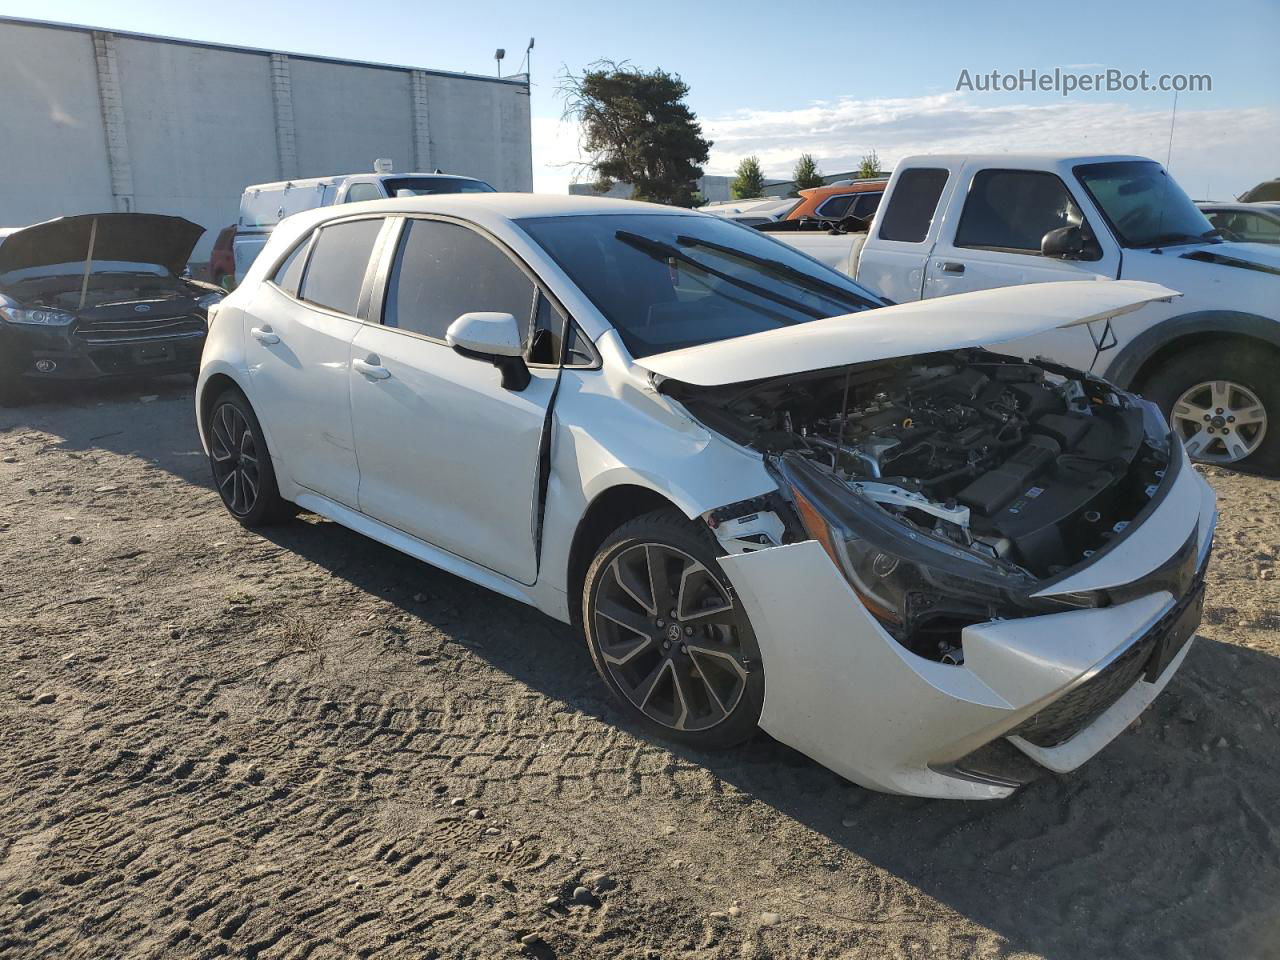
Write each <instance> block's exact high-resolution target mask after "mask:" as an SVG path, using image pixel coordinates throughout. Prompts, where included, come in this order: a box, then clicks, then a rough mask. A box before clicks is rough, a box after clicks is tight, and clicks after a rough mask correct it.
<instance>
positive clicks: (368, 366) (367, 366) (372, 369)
mask: <svg viewBox="0 0 1280 960" xmlns="http://www.w3.org/2000/svg"><path fill="white" fill-rule="evenodd" d="M351 369H352V370H354V371H355V372H356V373H358V374H360V375H361V376H364V377H368V378H369V379H370V380H387V379H390V377H391V371H390V370H388V369H387V368H386V367H384V366H382V361H381V360H379V359H378V358H377V356H375V355H374V354H369V358H368V359H367V360H361V359H360V358H359V357H357V358H356V359H355V360H352V361H351Z"/></svg>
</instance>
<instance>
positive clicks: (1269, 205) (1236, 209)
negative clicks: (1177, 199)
mask: <svg viewBox="0 0 1280 960" xmlns="http://www.w3.org/2000/svg"><path fill="white" fill-rule="evenodd" d="M1196 206H1197V207H1199V208H1200V209H1201V210H1208V211H1210V212H1219V211H1221V212H1225V211H1231V212H1232V213H1265V214H1267V215H1269V216H1276V215H1277V214H1280V200H1254V201H1252V202H1250V201H1248V200H1238V201H1236V202H1235V203H1232V202H1230V201H1224V202H1222V203H1215V202H1213V201H1203V200H1202V201H1200V202H1199V203H1197V204H1196Z"/></svg>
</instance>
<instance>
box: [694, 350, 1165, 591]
mask: <svg viewBox="0 0 1280 960" xmlns="http://www.w3.org/2000/svg"><path fill="white" fill-rule="evenodd" d="M721 389H722V390H726V391H728V390H731V389H734V388H721ZM686 403H687V405H688V406H689V408H690V409H691V411H693V412H694V413H695V414H696V415H698V416H700V417H701V418H702V419H703V420H704V422H707V423H708V424H709V425H710V426H712V427H715V428H717V429H721V430H723V431H724V432H726V433H727V434H729V435H730V436H731V437H733V438H734V439H737V440H739V442H744V443H747V444H749V445H750V446H753V447H755V448H756V449H758V450H760V451H762V452H765V453H767V454H768V453H773V454H779V453H783V452H785V451H796V452H797V453H799V454H800V455H801V456H803V457H805V458H806V459H808V460H810V461H811V462H812V463H814V464H815V465H818V466H820V467H821V468H822V469H823V470H824V471H825V472H827V473H828V474H829V475H830V477H831V478H832V479H833V480H835V481H836V482H838V483H840V484H841V485H843V486H844V487H845V488H847V489H848V491H849V492H851V493H854V494H857V495H860V496H862V497H865V498H867V499H868V500H871V501H873V502H874V503H876V504H877V505H878V506H879V507H881V508H882V509H883V510H885V511H887V512H889V513H891V514H893V515H894V516H896V517H897V518H899V519H900V520H901V521H902V522H903V523H905V524H908V525H910V526H912V527H913V528H915V529H918V530H922V531H926V532H928V533H930V534H931V535H934V536H937V537H942V538H945V539H946V540H947V541H949V542H951V543H955V544H959V545H962V546H964V547H966V548H968V549H971V550H974V551H977V552H980V553H982V554H984V555H985V556H989V557H994V558H999V559H1002V560H1007V561H1009V562H1012V563H1014V564H1017V565H1018V566H1020V567H1022V568H1023V569H1025V570H1026V571H1028V572H1030V573H1031V574H1033V575H1034V576H1036V577H1040V578H1043V577H1049V576H1053V575H1055V574H1057V573H1059V572H1061V571H1063V570H1065V569H1067V568H1069V567H1071V566H1074V565H1075V564H1077V563H1079V562H1081V561H1083V560H1085V559H1087V558H1088V557H1089V556H1091V555H1092V554H1093V552H1094V551H1096V550H1098V549H1099V548H1101V547H1102V546H1104V545H1105V544H1106V543H1107V541H1108V540H1109V539H1111V538H1112V537H1115V536H1116V535H1117V534H1119V533H1120V532H1121V531H1123V530H1124V528H1125V526H1127V525H1128V523H1129V522H1130V521H1132V520H1133V519H1134V517H1135V516H1136V515H1137V514H1138V512H1139V511H1140V510H1141V509H1142V507H1143V506H1144V505H1145V504H1146V503H1147V502H1148V501H1149V500H1150V499H1151V497H1152V496H1154V494H1155V492H1156V490H1157V489H1158V488H1159V485H1160V481H1161V478H1162V477H1163V476H1164V471H1165V467H1166V465H1167V461H1168V452H1167V448H1166V447H1162V446H1161V445H1160V444H1158V443H1153V442H1152V441H1151V440H1149V439H1148V436H1147V416H1148V412H1147V411H1145V410H1144V405H1143V404H1141V403H1140V402H1139V401H1137V400H1136V399H1135V398H1132V397H1130V396H1129V395H1127V394H1123V393H1120V392H1118V391H1115V390H1114V388H1111V387H1110V386H1109V385H1107V384H1106V383H1104V382H1103V381H1101V380H1098V379H1096V378H1093V377H1088V376H1087V375H1083V374H1077V373H1075V371H1071V370H1069V369H1068V368H1064V367H1058V366H1056V365H1054V364H1051V363H1048V362H1044V361H1037V362H1025V361H1022V360H1018V359H1015V358H1011V357H1003V356H1000V355H997V354H992V353H988V352H986V351H981V350H967V351H958V352H954V353H947V354H934V355H928V356H925V357H914V358H907V359H904V360H898V361H889V362H879V363H872V364H864V365H859V366H855V367H850V368H849V369H848V370H847V371H837V372H832V371H825V372H823V373H818V374H806V375H801V376H797V377H789V378H784V379H781V380H774V381H765V382H759V383H755V384H748V385H739V386H738V387H737V388H736V392H732V393H720V394H717V395H716V396H715V397H714V398H713V397H711V396H708V395H699V396H698V397H689V398H686ZM735 434H736V436H735Z"/></svg>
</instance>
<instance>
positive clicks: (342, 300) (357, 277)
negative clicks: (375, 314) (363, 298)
mask: <svg viewBox="0 0 1280 960" xmlns="http://www.w3.org/2000/svg"><path fill="white" fill-rule="evenodd" d="M381 229H382V220H381V219H373V220H348V221H346V222H345V223H335V224H333V225H332V226H328V227H324V228H323V229H322V230H321V231H320V232H319V234H317V235H316V238H315V240H313V241H312V244H311V257H310V259H309V260H308V262H307V272H306V275H305V277H304V278H303V280H302V290H301V292H300V293H299V296H300V297H301V298H302V299H303V300H306V301H307V302H308V303H314V304H315V305H316V306H318V307H327V308H328V309H330V310H336V311H337V312H338V313H345V314H346V315H347V316H349V317H354V316H355V315H356V305H357V304H358V303H359V301H360V288H361V287H362V286H363V285H364V273H365V268H366V267H368V265H369V254H370V253H372V252H373V242H374V241H375V240H376V239H377V238H378V231H379V230H381Z"/></svg>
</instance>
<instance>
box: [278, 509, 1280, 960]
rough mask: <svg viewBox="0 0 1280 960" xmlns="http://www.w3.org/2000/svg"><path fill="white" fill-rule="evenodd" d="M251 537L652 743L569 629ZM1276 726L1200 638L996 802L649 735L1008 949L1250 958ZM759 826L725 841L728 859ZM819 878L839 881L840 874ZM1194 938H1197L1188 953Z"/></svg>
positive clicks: (1266, 890)
mask: <svg viewBox="0 0 1280 960" xmlns="http://www.w3.org/2000/svg"><path fill="white" fill-rule="evenodd" d="M265 534H266V536H267V537H268V538H269V539H270V540H272V541H273V542H275V543H276V544H277V545H279V546H281V547H283V548H286V549H288V550H291V551H294V552H296V553H298V554H299V555H301V556H303V557H305V558H306V559H308V560H310V561H311V562H313V563H315V564H317V565H319V566H320V567H322V568H324V569H326V570H328V571H329V572H330V573H332V574H333V575H334V576H338V577H341V578H342V579H344V580H346V581H347V582H348V583H350V584H351V585H352V586H354V587H356V588H358V589H359V590H361V591H364V592H366V593H368V594H371V595H374V596H377V597H379V598H380V599H382V600H384V601H386V602H388V603H390V604H392V605H394V606H396V607H398V608H399V609H400V610H402V611H403V612H405V613H408V614H411V615H413V616H415V617H418V618H420V619H421V620H423V621H424V622H427V623H429V624H431V625H432V626H435V627H437V628H439V629H440V630H442V631H445V632H446V633H447V634H449V635H450V636H452V637H453V638H454V639H455V640H457V641H458V642H460V643H463V644H465V645H467V646H468V647H469V648H470V649H471V650H472V652H473V653H474V654H475V655H476V656H478V657H480V658H482V659H484V660H485V661H487V662H488V663H490V664H491V665H492V666H494V667H495V668H496V669H498V670H501V671H503V672H504V673H506V674H508V675H509V676H511V677H513V678H515V679H517V680H519V681H521V682H523V683H525V684H526V685H528V686H529V687H531V688H533V689H535V690H538V691H540V692H541V693H543V694H545V695H546V696H549V697H553V698H555V699H556V700H558V701H560V702H562V703H564V704H566V705H568V706H569V707H570V708H571V709H574V710H577V711H579V712H581V713H584V714H588V715H591V716H593V717H597V718H599V719H601V720H602V721H604V722H606V723H610V724H614V725H616V726H618V727H620V728H622V729H625V730H627V731H628V732H629V733H631V734H633V735H635V736H636V737H639V738H642V739H646V740H648V739H652V738H651V737H650V735H649V734H648V733H647V732H646V731H645V730H644V729H642V728H640V727H639V726H638V725H637V724H635V723H633V722H632V721H631V720H630V719H629V718H628V717H627V716H626V715H625V714H623V713H622V712H621V711H620V710H619V709H618V708H617V707H616V706H615V705H614V703H613V702H612V701H611V700H610V699H609V698H608V695H607V693H606V692H605V689H604V687H603V684H601V683H600V681H599V679H598V678H597V677H596V675H595V672H594V669H593V667H592V665H591V662H590V658H589V656H588V654H587V652H586V649H585V647H584V645H583V643H582V641H581V639H580V637H578V636H577V635H576V634H575V632H574V631H573V630H572V629H571V628H569V627H568V626H565V625H563V624H561V623H559V622H557V621H554V620H552V619H550V618H549V617H546V616H543V615H542V614H539V613H537V612H536V611H534V610H532V609H530V608H528V607H525V606H523V605H521V604H519V603H517V602H515V601H511V600H507V599H505V598H501V597H498V596H497V595H495V594H493V593H491V592H489V591H488V590H485V589H484V588H482V587H478V586H476V585H474V584H471V583H469V582H466V581H464V580H461V579H460V578H457V577H454V576H452V575H450V574H448V573H445V572H443V571H439V570H436V569H435V568H432V567H429V566H427V565H425V564H420V563H417V562H416V561H411V560H408V559H407V558H405V557H404V556H402V555H401V554H399V553H397V552H395V551H393V550H391V549H389V548H386V547H383V546H381V545H380V544H377V543H374V542H373V541H370V540H368V539H366V538H364V537H362V536H359V535H357V534H355V533H352V532H350V531H348V530H346V529H345V528H342V527H340V526H338V525H337V524H334V523H329V522H327V521H316V522H298V523H294V524H289V525H286V526H284V527H279V528H273V529H271V530H268V531H265ZM1278 725H1280V660H1277V659H1276V658H1274V657H1270V656H1268V655H1266V654H1263V653H1260V652H1257V651H1252V650H1249V649H1244V648H1240V647H1236V646H1232V645H1228V644H1222V643H1218V642H1215V641H1212V640H1206V639H1204V638H1201V639H1200V640H1198V641H1197V642H1196V645H1195V646H1194V647H1193V649H1192V650H1191V652H1190V654H1189V655H1188V658H1187V661H1186V664H1185V665H1184V668H1183V670H1182V671H1181V672H1180V673H1179V675H1178V676H1177V677H1175V679H1174V680H1173V682H1172V683H1171V684H1170V686H1169V688H1168V689H1167V690H1166V692H1165V694H1164V695H1163V696H1162V697H1161V698H1159V699H1158V700H1157V701H1156V703H1155V704H1154V705H1153V707H1152V708H1151V709H1150V710H1148V711H1147V713H1146V714H1145V715H1144V717H1143V719H1142V721H1141V723H1140V724H1139V725H1138V726H1137V728H1136V729H1131V730H1130V731H1127V732H1126V733H1125V734H1123V735H1122V736H1121V737H1120V738H1119V739H1118V740H1117V741H1116V742H1115V743H1113V744H1112V745H1111V746H1110V747H1109V748H1108V749H1107V750H1105V751H1104V752H1103V753H1102V754H1100V755H1099V756H1098V757H1096V758H1094V760H1092V761H1091V762H1090V763H1088V764H1086V765H1085V766H1084V767H1083V768H1082V769H1080V770H1078V771H1076V772H1075V773H1074V774H1072V775H1070V776H1065V777H1057V776H1053V775H1047V776H1046V777H1045V778H1044V779H1042V780H1039V781H1037V782H1035V783H1033V784H1031V785H1029V786H1028V787H1026V788H1024V789H1023V790H1022V791H1021V792H1020V793H1018V794H1017V795H1015V796H1014V797H1013V798H1012V799H1010V800H1006V801H1003V802H981V801H975V802H957V801H931V800H923V799H918V798H908V797H896V796H889V795H885V794H879V793H874V792H871V791H868V790H864V789H861V788H859V787H856V786H854V785H853V784H850V783H849V782H847V781H845V780H843V779H841V778H840V777H838V776H836V775H835V774H834V773H831V772H830V771H828V770H826V769H825V768H823V767H821V766H819V765H818V764H817V763H816V762H814V761H812V760H810V759H808V758H807V757H805V756H803V755H801V754H800V753H798V752H796V751H795V750H792V749H790V748H788V747H786V746H784V745H782V744H781V743H778V742H777V741H775V740H773V739H771V738H769V737H768V736H765V735H763V734H761V735H759V736H757V737H756V738H755V739H753V740H752V741H751V742H749V743H747V744H746V745H744V746H742V747H739V748H737V749H734V750H730V751H727V752H722V753H703V752H698V751H691V750H688V749H686V748H683V747H680V746H675V745H672V744H669V743H665V742H661V741H654V742H656V743H660V744H661V746H663V747H665V748H666V749H669V750H671V751H673V752H674V753H676V754H677V755H679V756H681V757H683V758H685V759H687V760H689V761H690V762H693V763H696V764H698V765H700V766H702V767H704V768H705V769H706V770H708V771H710V772H711V773H712V774H714V775H715V776H716V777H718V778H719V779H721V780H722V781H724V782H725V783H727V784H731V785H732V786H734V787H736V788H737V789H738V790H741V791H742V792H744V793H746V794H749V795H750V796H751V797H754V798H755V799H756V800H758V801H760V802H762V803H765V804H768V805H769V806H771V807H773V808H774V809H776V810H777V811H779V812H781V813H782V814H785V815H786V816H787V817H790V818H792V819H793V820H795V821H797V822H799V823H801V824H803V825H804V826H806V827H808V828H809V829H811V830H813V831H816V832H817V833H820V834H822V835H823V836H825V837H827V838H828V839H830V840H831V841H832V842H834V843H836V844H839V845H840V846H841V847H843V848H844V849H845V850H847V851H848V852H849V853H850V854H852V855H853V856H855V857H857V858H860V859H862V860H866V861H869V862H870V863H872V864H875V865H876V866H878V867H880V868H882V869H883V870H885V871H887V872H889V873H891V874H893V875H894V876H896V877H898V878H901V879H902V880H904V881H906V882H907V883H910V884H912V885H914V886H915V887H916V888H918V889H919V890H920V891H922V892H923V893H925V894H927V895H928V896H930V897H932V898H934V899H936V900H937V901H939V902H940V903H942V904H944V905H946V906H947V907H950V908H951V909H953V910H955V911H956V912H957V913H959V914H961V915H963V916H965V917H968V918H970V919H971V920H973V921H974V922H976V923H978V924H981V925H982V926H984V927H987V928H989V929H991V930H993V931H995V932H996V933H998V934H999V935H1000V936H1002V937H1004V938H1005V939H1006V940H1007V941H1008V942H1009V944H1010V946H1011V949H1012V950H1013V951H1014V952H1019V951H1026V952H1029V953H1034V954H1037V955H1043V956H1046V957H1053V958H1069V957H1070V958H1074V957H1081V956H1098V957H1119V956H1135V957H1146V956H1161V957H1170V956H1182V955H1187V956H1207V955H1222V956H1259V955H1261V954H1263V953H1265V951H1266V949H1274V948H1275V945H1276V944H1277V942H1280V941H1277V940H1276V939H1275V938H1274V936H1271V939H1269V940H1268V939H1259V938H1265V937H1267V936H1269V935H1273V934H1274V933H1275V932H1276V931H1275V929H1274V927H1275V920H1274V918H1275V916H1276V913H1275V902H1276V897H1277V895H1278V894H1280V868H1278V866H1277V838H1278V837H1280V795H1277V789H1276V788H1277V781H1276V778H1275V776H1274V775H1273V773H1272V768H1273V767H1274V763H1275V758H1276V746H1277V726H1278ZM848 735H849V736H852V737H856V736H857V731H848ZM762 842H767V838H764V837H750V838H744V840H743V845H744V851H743V853H744V856H748V857H749V856H750V852H749V849H748V848H749V847H750V846H751V845H752V844H756V843H762ZM1135 852H1141V857H1142V858H1141V861H1140V862H1132V858H1133V857H1134V855H1135ZM830 878H831V883H830V888H831V890H832V891H833V892H834V893H835V894H836V895H841V894H843V893H844V892H845V891H844V890H843V889H842V888H841V883H842V878H841V875H840V873H839V872H838V871H837V872H834V873H832V874H831V875H830ZM850 889H852V888H850ZM800 907H801V908H802V907H803V905H800ZM1258 921H1265V924H1269V925H1270V927H1271V928H1272V929H1271V932H1270V934H1268V933H1267V931H1266V927H1265V925H1264V926H1262V927H1255V926H1254V924H1255V923H1257V922H1258ZM1215 931H1226V932H1223V933H1221V935H1219V934H1218V933H1215ZM1206 936H1210V937H1212V940H1211V943H1212V944H1213V949H1211V950H1208V951H1206V950H1204V949H1192V947H1191V945H1192V944H1197V943H1203V938H1205V937H1206ZM1159 944H1165V945H1167V946H1166V947H1163V948H1159V949H1157V945H1159ZM1264 944H1270V947H1266V946H1264ZM1219 950H1221V953H1220V954H1219Z"/></svg>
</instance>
